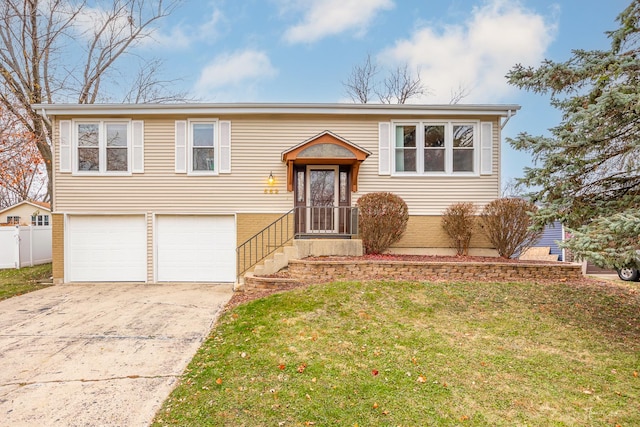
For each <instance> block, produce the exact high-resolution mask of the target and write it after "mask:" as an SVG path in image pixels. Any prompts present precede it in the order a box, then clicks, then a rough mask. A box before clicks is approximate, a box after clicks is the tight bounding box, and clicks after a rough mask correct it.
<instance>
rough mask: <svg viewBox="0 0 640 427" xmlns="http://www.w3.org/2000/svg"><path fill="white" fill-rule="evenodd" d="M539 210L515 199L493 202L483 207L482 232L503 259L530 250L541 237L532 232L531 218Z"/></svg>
mask: <svg viewBox="0 0 640 427" xmlns="http://www.w3.org/2000/svg"><path fill="white" fill-rule="evenodd" d="M537 210H538V208H537V207H536V206H535V205H534V204H533V203H531V202H528V201H526V200H523V199H518V198H508V197H507V198H502V199H496V200H494V201H492V202H491V203H489V204H488V205H487V206H485V207H484V209H483V210H482V213H481V214H480V222H481V224H482V230H483V232H484V233H485V234H486V236H487V238H488V239H489V241H490V242H491V243H492V244H493V246H494V247H495V248H496V250H497V251H498V254H499V255H500V256H501V257H503V258H511V256H512V255H513V254H515V253H516V252H518V251H520V252H522V251H523V250H524V249H526V248H528V247H530V246H531V245H532V244H534V243H535V242H536V241H537V240H538V239H539V238H540V235H541V234H542V230H535V229H533V228H532V227H531V226H532V224H533V220H532V218H531V217H532V215H533V214H534V213H535V212H536V211H537Z"/></svg>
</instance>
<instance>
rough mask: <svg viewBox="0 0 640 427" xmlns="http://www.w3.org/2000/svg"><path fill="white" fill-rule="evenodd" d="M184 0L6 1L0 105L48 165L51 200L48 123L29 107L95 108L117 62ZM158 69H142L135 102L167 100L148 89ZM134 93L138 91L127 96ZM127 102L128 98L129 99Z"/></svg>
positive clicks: (1, 16) (0, 18)
mask: <svg viewBox="0 0 640 427" xmlns="http://www.w3.org/2000/svg"><path fill="white" fill-rule="evenodd" d="M178 2H179V0H170V1H169V2H164V1H163V0H115V1H114V0H95V1H92V2H90V3H89V2H88V1H87V0H79V1H69V0H47V1H40V0H3V1H2V2H1V3H0V84H3V86H4V87H3V90H2V91H0V104H1V105H3V106H4V107H5V108H6V109H7V110H8V111H9V112H10V113H11V114H13V115H15V116H16V117H17V118H18V119H19V120H20V122H21V124H22V125H23V126H24V127H25V129H26V130H27V131H29V132H30V133H31V134H33V135H34V137H35V142H36V146H37V148H38V151H39V152H40V154H41V156H42V159H43V160H44V163H45V165H46V170H47V177H48V178H49V185H48V191H47V194H48V197H47V198H50V196H51V175H52V164H51V145H50V142H51V136H52V129H51V124H50V123H49V121H48V120H46V119H44V118H42V117H41V116H40V115H39V114H38V112H36V111H35V110H34V109H33V107H32V105H33V104H39V103H43V102H47V103H51V102H55V101H66V102H69V101H70V100H74V99H75V101H76V102H78V103H81V104H82V103H93V102H96V100H98V99H99V97H100V96H101V89H102V87H103V83H104V82H105V81H107V80H108V79H109V77H110V75H111V74H112V73H114V72H116V70H117V63H118V60H119V59H120V58H122V57H123V56H125V55H126V54H127V53H129V52H130V50H131V49H133V48H134V47H135V46H137V45H138V44H139V43H140V42H142V41H143V40H144V39H147V38H149V37H150V36H151V33H152V32H153V30H154V28H153V25H154V24H155V23H156V22H157V21H158V20H159V19H162V18H163V17H165V16H167V15H169V14H170V13H171V12H172V10H173V9H174V8H175V6H176V4H177V3H178ZM157 71H158V69H157V67H151V68H147V70H146V71H144V70H143V75H146V77H142V78H139V79H137V84H139V85H140V86H141V87H140V88H139V89H140V90H138V91H137V94H136V95H135V96H131V97H129V98H128V99H135V100H137V101H142V102H144V101H145V100H146V99H145V96H151V100H158V99H161V98H162V99H163V100H170V99H172V96H171V95H169V96H159V93H156V92H153V90H151V89H150V86H153V83H154V82H155V83H159V82H160V80H156V77H154V75H155V74H157ZM129 93H130V94H131V93H136V91H134V92H129ZM125 99H127V97H125Z"/></svg>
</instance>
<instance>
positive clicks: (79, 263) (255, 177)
mask: <svg viewBox="0 0 640 427" xmlns="http://www.w3.org/2000/svg"><path fill="white" fill-rule="evenodd" d="M35 108H36V109H37V110H38V111H40V112H41V114H42V115H43V116H44V117H45V120H50V121H51V123H52V124H53V129H54V143H53V152H54V165H53V167H54V174H53V180H54V181H53V188H54V195H53V215H52V223H53V228H54V235H53V246H54V249H53V260H54V261H53V263H54V265H53V275H54V280H55V282H56V283H60V282H77V281H82V282H93V281H131V282H150V283H151V282H176V281H208V282H233V281H235V280H236V274H237V271H236V247H237V246H239V245H240V244H241V243H243V242H244V241H246V240H247V239H249V238H250V237H252V236H253V235H255V234H256V233H258V232H259V231H260V230H262V229H264V228H265V227H266V226H268V225H269V224H271V223H272V222H273V221H275V220H277V219H278V218H280V217H281V216H282V215H283V214H286V213H287V212H294V211H292V210H293V209H294V208H295V213H294V214H295V232H296V233H297V234H299V235H300V236H303V237H314V236H316V235H318V234H322V235H323V236H327V235H328V236H334V235H335V236H341V237H344V236H349V235H351V234H353V233H355V232H356V225H355V221H354V219H357V214H356V213H355V211H354V210H353V207H354V206H355V203H356V201H357V200H358V198H359V197H360V196H361V195H363V194H366V193H370V192H376V191H388V192H392V193H395V194H397V195H399V196H400V197H402V198H403V199H404V200H405V201H406V203H407V205H408V206H409V214H410V218H409V223H408V229H407V232H406V233H405V234H404V236H403V238H402V239H401V240H400V241H399V242H398V243H397V244H396V245H395V246H394V247H393V248H392V249H393V250H394V251H396V252H404V253H451V249H450V248H449V246H450V245H449V242H448V239H447V238H446V235H445V234H444V232H443V231H442V229H441V226H440V220H441V214H442V212H443V211H444V210H445V209H446V208H447V207H448V206H449V205H450V204H452V203H456V202H460V201H469V202H473V203H475V204H477V205H478V206H479V207H482V206H483V205H484V204H486V203H488V202H490V201H491V200H493V199H495V198H497V197H499V194H500V150H501V147H500V141H501V129H502V127H503V126H504V125H505V124H506V122H507V121H508V119H509V118H510V117H511V116H512V115H513V114H515V113H516V111H517V110H518V109H519V108H520V107H519V106H517V105H378V104H375V105H374V104H364V105H362V104H180V105H165V104H159V105H145V104H138V105H127V104H119V105H96V104H94V105H62V104H60V105H36V106H35ZM267 240H269V237H267ZM265 244H268V242H267V243H265ZM471 253H475V254H481V253H493V252H492V248H491V245H490V243H489V242H488V241H487V240H485V239H484V238H482V237H481V236H477V237H475V238H474V239H473V241H472V252H471Z"/></svg>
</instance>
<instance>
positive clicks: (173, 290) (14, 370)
mask: <svg viewBox="0 0 640 427" xmlns="http://www.w3.org/2000/svg"><path fill="white" fill-rule="evenodd" d="M231 294H232V290H231V285H212V284H163V285H144V284H118V283H108V284H107V283H105V284H77V285H75V284H74V285H58V286H53V287H50V288H47V289H43V290H40V291H36V292H32V293H29V294H26V295H22V296H20V297H14V298H10V299H8V300H5V301H0V424H1V425H3V426H5V425H6V426H22V425H24V426H34V425H38V426H146V425H148V424H149V422H150V421H151V419H152V418H153V416H154V414H155V413H156V411H157V410H158V409H159V407H160V405H161V404H162V402H163V401H164V400H165V398H166V397H167V396H168V394H169V393H170V392H171V390H172V389H173V388H174V387H175V385H176V382H177V381H178V378H179V377H180V375H181V374H182V372H183V370H184V368H185V367H186V365H187V364H188V362H189V361H190V360H191V358H192V357H193V355H194V354H195V352H196V350H197V349H198V347H199V346H200V344H201V343H202V341H203V340H204V339H205V338H206V337H207V336H208V334H209V332H210V331H211V329H212V327H213V324H214V322H215V320H216V319H217V317H218V315H219V314H220V311H221V309H222V308H223V307H224V305H225V304H226V302H227V301H228V300H229V298H230V297H231Z"/></svg>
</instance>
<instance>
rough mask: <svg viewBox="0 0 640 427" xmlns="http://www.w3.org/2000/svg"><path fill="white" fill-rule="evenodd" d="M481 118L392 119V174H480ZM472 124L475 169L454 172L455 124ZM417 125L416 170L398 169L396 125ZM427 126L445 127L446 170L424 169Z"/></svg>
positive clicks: (435, 175) (438, 175) (452, 175)
mask: <svg viewBox="0 0 640 427" xmlns="http://www.w3.org/2000/svg"><path fill="white" fill-rule="evenodd" d="M480 123H481V122H480V120H392V121H391V131H390V143H389V147H390V151H391V153H390V157H391V164H390V169H391V176H399V177H414V176H432V177H475V176H480V149H481V147H480ZM456 125H458V126H459V125H470V126H473V171H472V172H454V171H453V126H456ZM397 126H416V171H415V172H413V171H410V172H404V171H396V149H397V146H396V127H397ZM425 126H444V127H445V143H444V149H445V159H444V171H442V172H434V171H427V172H425V171H424V150H425V145H424V129H425Z"/></svg>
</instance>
